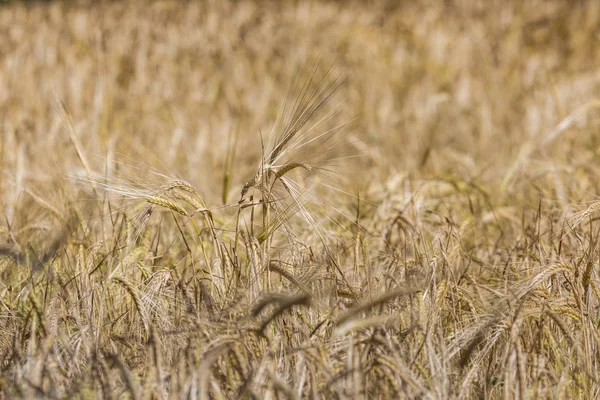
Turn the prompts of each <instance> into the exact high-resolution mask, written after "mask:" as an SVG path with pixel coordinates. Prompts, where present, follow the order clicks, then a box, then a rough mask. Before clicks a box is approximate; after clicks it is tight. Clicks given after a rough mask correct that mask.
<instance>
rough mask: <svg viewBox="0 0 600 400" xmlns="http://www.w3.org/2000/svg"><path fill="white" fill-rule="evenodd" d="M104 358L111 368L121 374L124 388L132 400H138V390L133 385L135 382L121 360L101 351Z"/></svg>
mask: <svg viewBox="0 0 600 400" xmlns="http://www.w3.org/2000/svg"><path fill="white" fill-rule="evenodd" d="M103 354H104V357H105V358H106V359H107V360H108V361H109V362H110V363H111V364H112V366H113V367H117V369H118V370H119V373H120V374H121V378H123V382H124V383H125V388H126V389H127V391H128V392H129V395H130V396H131V398H132V399H133V400H139V399H140V396H139V394H138V390H137V388H136V385H135V380H134V377H133V374H132V373H131V371H130V370H129V368H127V366H126V365H125V363H124V362H123V361H122V360H121V358H120V357H119V356H118V355H117V354H114V353H112V352H109V351H103Z"/></svg>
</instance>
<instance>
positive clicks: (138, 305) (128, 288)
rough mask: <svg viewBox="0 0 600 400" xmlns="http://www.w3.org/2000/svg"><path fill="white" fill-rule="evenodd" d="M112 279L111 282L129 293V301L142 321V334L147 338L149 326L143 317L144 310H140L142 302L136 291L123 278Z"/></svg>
mask: <svg viewBox="0 0 600 400" xmlns="http://www.w3.org/2000/svg"><path fill="white" fill-rule="evenodd" d="M112 279H113V281H115V282H117V283H118V284H119V285H121V286H122V287H123V288H125V290H126V291H127V293H129V295H130V296H131V299H132V300H133V304H134V306H135V309H136V311H137V312H138V315H139V316H140V319H141V320H142V324H143V326H144V333H145V334H146V337H148V335H149V333H148V330H149V325H148V321H146V316H145V315H144V310H143V309H142V302H141V300H140V296H139V294H138V293H137V290H136V289H135V288H134V287H133V286H132V285H131V284H130V283H129V282H127V281H126V280H125V279H123V278H120V277H116V278H112Z"/></svg>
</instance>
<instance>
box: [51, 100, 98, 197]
mask: <svg viewBox="0 0 600 400" xmlns="http://www.w3.org/2000/svg"><path fill="white" fill-rule="evenodd" d="M57 108H58V112H59V114H60V118H61V120H62V122H63V125H64V127H65V129H66V130H67V132H68V133H69V139H70V140H71V143H72V144H73V147H75V151H76V152H77V157H79V161H80V162H81V165H83V169H84V170H85V173H86V176H87V179H88V180H89V182H90V183H91V184H92V187H93V189H94V192H96V189H97V188H96V185H95V180H94V179H93V175H92V169H91V168H90V163H89V162H88V159H87V157H86V156H85V153H84V152H83V147H82V146H81V142H80V141H79V136H78V135H77V131H76V129H75V124H74V123H73V119H72V118H71V115H70V114H69V112H68V111H67V107H66V105H65V103H64V102H63V101H62V100H60V99H59V100H58V107H57Z"/></svg>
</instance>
